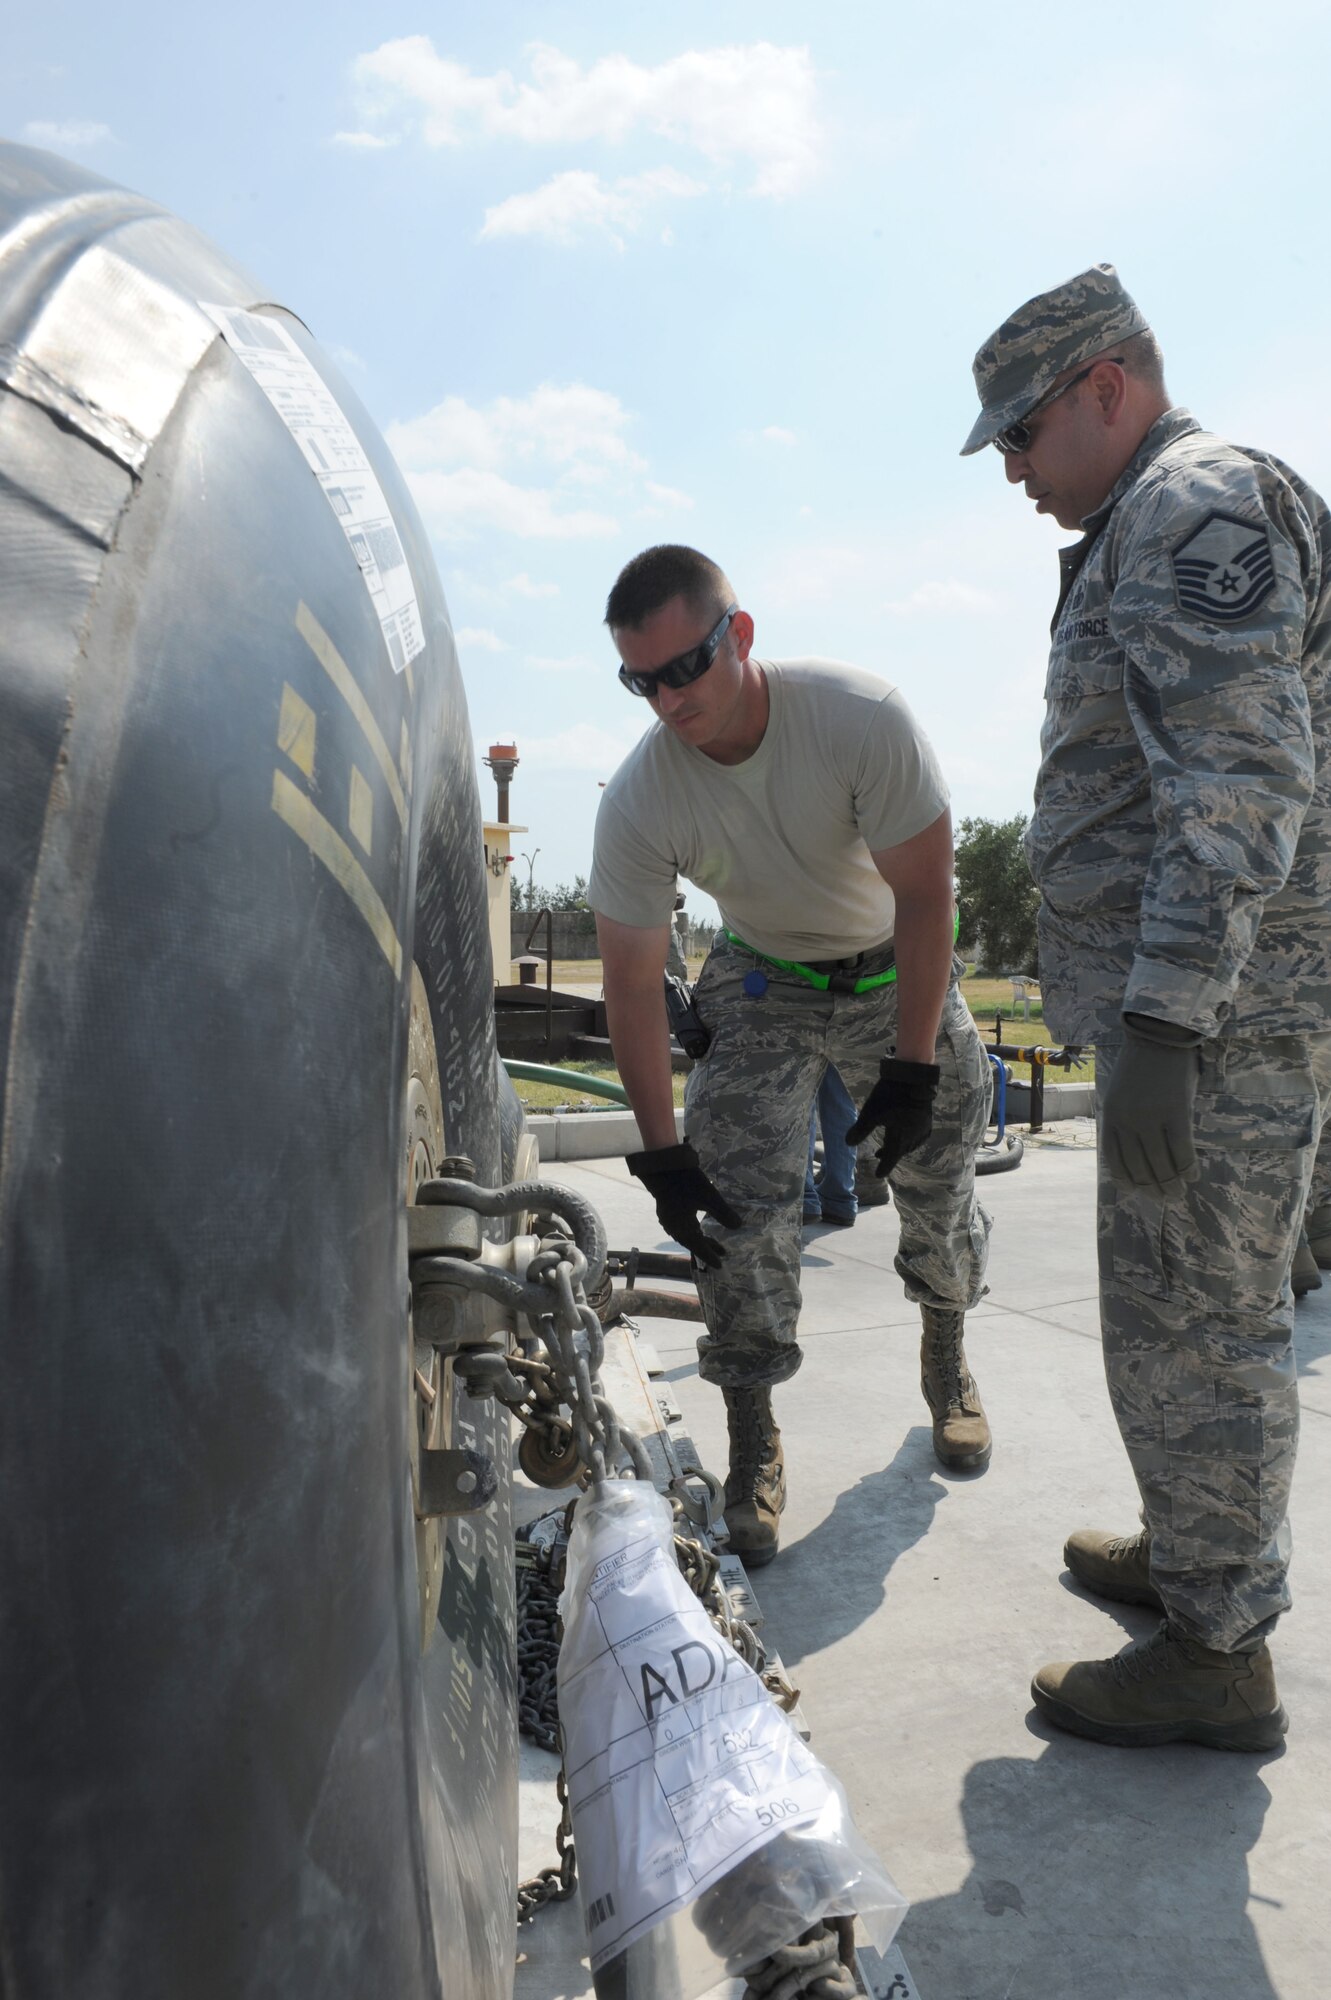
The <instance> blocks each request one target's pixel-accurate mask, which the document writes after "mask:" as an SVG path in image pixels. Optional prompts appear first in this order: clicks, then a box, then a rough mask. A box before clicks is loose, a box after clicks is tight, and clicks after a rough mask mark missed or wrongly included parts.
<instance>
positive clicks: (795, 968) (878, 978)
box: [726, 910, 961, 993]
mask: <svg viewBox="0 0 1331 2000" xmlns="http://www.w3.org/2000/svg"><path fill="white" fill-rule="evenodd" d="M960 930H961V912H960V910H958V911H957V913H956V915H955V916H954V917H953V919H952V942H953V943H954V944H955V943H956V941H957V938H958V936H959V934H960ZM726 937H727V939H728V941H729V942H730V943H731V944H734V945H738V946H739V948H740V950H741V951H747V952H751V953H752V955H753V957H754V958H760V959H762V961H763V963H764V964H765V965H774V966H776V968H777V970H778V971H779V972H793V973H794V974H795V976H796V978H797V979H807V980H808V982H809V984H810V986H815V987H817V989H818V991H819V992H820V993H826V991H827V989H828V987H829V986H830V985H831V983H832V981H833V979H834V978H835V977H836V974H835V973H832V972H815V971H814V969H813V967H812V966H811V965H801V964H800V962H799V960H798V959H797V958H773V956H772V954H771V952H770V951H759V950H758V949H757V948H756V946H754V945H751V944H745V942H744V940H743V938H742V937H736V935H735V933H734V931H727V932H726ZM896 976H897V969H896V967H895V965H893V966H889V967H888V969H887V971H886V972H875V973H874V974H873V976H872V978H870V979H857V980H856V981H855V984H854V985H853V986H852V987H851V988H850V989H849V990H850V991H851V992H852V993H867V992H868V991H869V990H870V988H871V987H874V986H890V985H891V984H892V983H893V981H894V980H895V979H896Z"/></svg>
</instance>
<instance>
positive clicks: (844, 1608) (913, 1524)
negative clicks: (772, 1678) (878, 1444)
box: [762, 1425, 948, 1666]
mask: <svg viewBox="0 0 1331 2000" xmlns="http://www.w3.org/2000/svg"><path fill="white" fill-rule="evenodd" d="M925 1462H927V1464H928V1465H929V1466H933V1465H934V1460H933V1457H932V1447H931V1443H930V1434H929V1431H928V1430H927V1429H926V1428H925V1427H924V1426H923V1425H916V1426H915V1427H914V1428H913V1429H911V1430H909V1431H907V1433H906V1435H905V1437H904V1438H903V1439H902V1441H901V1443H900V1445H899V1446H898V1447H897V1450H896V1453H895V1454H894V1456H893V1457H892V1458H891V1459H890V1460H889V1461H888V1463H887V1464H886V1465H885V1466H883V1467H882V1468H881V1470H879V1471H877V1472H870V1473H866V1474H865V1476H864V1478H863V1479H861V1480H859V1481H858V1482H857V1483H856V1484H855V1485H854V1486H852V1487H849V1488H848V1489H847V1490H846V1491H845V1492H844V1493H840V1494H838V1496H837V1500H836V1505H835V1506H834V1507H833V1509H832V1511H831V1513H830V1514H828V1515H827V1516H826V1518H825V1519H824V1520H822V1521H820V1522H819V1524H818V1526H817V1527H816V1528H815V1529H813V1531H812V1533H810V1534H807V1535H805V1536H804V1537H803V1538H802V1540H800V1541H798V1542H790V1543H784V1542H783V1544H782V1549H781V1560H780V1562H779V1563H778V1564H776V1565H774V1566H773V1568H772V1569H771V1570H768V1571H765V1572H764V1575H763V1589H762V1594H763V1598H764V1601H765V1603H766V1604H767V1607H768V1617H769V1619H770V1620H771V1623H772V1629H773V1630H774V1631H779V1632H780V1635H781V1657H782V1659H783V1660H784V1661H785V1662H786V1664H787V1666H790V1665H793V1664H794V1663H795V1662H797V1661H799V1660H802V1659H804V1658H805V1657H806V1656H807V1655H808V1654H810V1653H821V1652H825V1651H826V1650H827V1648H828V1647H830V1646H834V1645H835V1644H836V1642H837V1640H838V1639H844V1638H845V1636H846V1634H847V1633H848V1632H853V1631H855V1630H856V1628H857V1627H858V1626H860V1625H862V1624H863V1623H864V1621H865V1619H866V1618H872V1616H873V1614H874V1612H875V1611H877V1609H878V1607H879V1606H880V1605H881V1604H882V1602H883V1598H884V1595H885V1587H886V1583H887V1578H888V1576H889V1575H890V1573H891V1570H892V1565H893V1563H894V1562H895V1561H896V1559H897V1557H898V1556H900V1555H902V1554H904V1552H905V1551H906V1550H907V1549H910V1548H914V1546H915V1544H916V1542H919V1541H922V1540H923V1538H924V1536H925V1535H926V1534H927V1533H928V1532H929V1524H930V1522H931V1521H932V1520H933V1517H934V1509H935V1507H937V1505H938V1503H939V1501H940V1500H941V1499H942V1498H943V1497H944V1495H945V1494H946V1492H947V1489H948V1482H947V1481H946V1480H944V1479H942V1478H940V1477H939V1476H938V1473H937V1468H936V1467H935V1469H934V1470H933V1471H930V1472H922V1470H921V1467H922V1464H924V1463H925ZM871 1551H872V1558H871V1556H870V1552H871Z"/></svg>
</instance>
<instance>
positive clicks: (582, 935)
mask: <svg viewBox="0 0 1331 2000" xmlns="http://www.w3.org/2000/svg"><path fill="white" fill-rule="evenodd" d="M535 914H536V913H535V911H534V910H514V911H513V912H511V915H510V921H509V938H510V941H511V944H512V954H513V957H514V958H517V956H518V955H519V953H520V952H522V951H523V950H524V949H525V947H526V943H527V933H528V931H529V930H530V929H531V927H532V923H533V921H534V919H535ZM551 916H552V918H553V921H554V933H555V936H554V944H555V957H556V958H599V957H600V955H601V954H600V950H599V948H598V946H597V943H596V918H595V916H594V915H593V914H592V912H591V911H590V910H553V911H552V912H551ZM713 935H714V932H713V926H712V925H711V924H701V923H693V924H690V925H689V927H688V944H687V947H686V949H687V951H688V953H689V956H690V957H701V956H702V955H703V954H704V953H706V952H707V951H708V950H709V949H710V947H711V943H712V937H713ZM531 948H532V950H533V951H534V952H538V953H543V952H544V951H545V920H544V918H542V920H541V922H540V924H539V925H538V926H537V930H536V935H535V937H534V938H533V939H532V941H531ZM543 976H544V975H543Z"/></svg>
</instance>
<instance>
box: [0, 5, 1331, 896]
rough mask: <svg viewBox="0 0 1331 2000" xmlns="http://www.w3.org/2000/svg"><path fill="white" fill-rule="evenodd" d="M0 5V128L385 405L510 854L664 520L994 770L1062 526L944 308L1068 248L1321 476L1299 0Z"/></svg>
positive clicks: (1022, 779)
mask: <svg viewBox="0 0 1331 2000" xmlns="http://www.w3.org/2000/svg"><path fill="white" fill-rule="evenodd" d="M24 11H25V13H26V18H19V14H18V10H17V9H15V8H12V7H11V8H10V9H9V10H8V12H9V19H8V21H7V24H6V30H5V43H6V60H5V64H4V67H3V72H2V73H0V133H2V134H3V135H4V136H5V137H8V138H13V139H19V140H27V141H29V142H30V143H35V144H43V145H48V146H51V147H52V148H53V149H54V150H56V151H59V152H63V153H66V154H69V155H71V156H73V157H76V158H78V159H81V160H84V161H86V163H87V164H88V165H89V166H90V167H92V168H94V169H95V170H96V171H98V172H99V173H103V174H105V175H107V176H109V177H110V178H112V179H116V180H121V181H124V182H126V183H127V184H129V185H130V186H132V187H135V188H138V189H140V190H142V191H143V192H145V193H147V194H149V195H151V196H153V197H154V198H155V199H158V200H160V201H162V202H163V203H165V204H166V205H168V206H169V207H172V208H174V209H176V210H177V211H178V212H179V213H181V214H182V215H184V216H185V217H187V218H188V219H189V220H190V221H192V222H193V223H195V224H196V225H197V226H198V227H200V228H201V229H203V230H204V231H205V232H207V233H208V234H209V235H211V236H213V237H215V238H216V239H217V240H218V242H220V243H221V244H222V245H223V246H224V247H225V248H226V249H227V250H228V251H230V252H231V253H232V254H233V255H234V256H236V257H238V258H239V259H240V260H241V261H242V262H244V263H245V264H247V265H248V266H249V267H250V268H251V269H252V270H253V271H254V272H255V274H256V275H257V276H258V277H260V278H261V279H262V280H263V283H264V285H265V288H266V289H267V290H268V291H269V295H270V296H271V297H273V298H274V299H277V300H280V301H281V302H282V303H284V304H287V305H289V306H290V307H291V308H292V309H293V311H295V312H297V313H299V315H300V316H301V318H302V319H303V320H305V321H306V323H307V324H308V325H309V326H310V327H311V328H312V329H313V330H314V332H315V333H316V334H317V336H318V337H319V338H320V339H321V340H322V341H323V342H324V344H325V345H326V346H327V347H328V348H329V349H330V350H331V352H332V353H333V354H334V356H335V357H336V358H337V360H338V361H339V363H340V365H341V366H342V368H343V369H344V371H345V372H346V374H347V377H348V379H349V380H350V381H351V382H352V383H353V384H354V386H355V388H356V390H357V391H358V393H359V394H360V396H361V397H362V399H363V400H364V402H365V403H366V405H367V406H368V408H369V410H370V411H371V413H372V414H373V415H374V417H375V418H376V420H377V421H378V422H379V424H380V425H381V426H382V427H383V429H384V430H385V432H386V433H387V435H388V437H389V439H390V442H391V443H392V444H393V446H394V449H395V450H396V451H397V453H398V456H399V458H400V460H401V462H402V464H403V465H404V467H405V468H406V470H407V473H408V476H409V477H410V479H411V481H412V484H413V487H414V490H415V492H416V494H417V498H418V501H419V504H420V506H421V509H422V512H423V514H424V516H425V519H426V521H427V523H428V525H429V527H430V530H431V534H432V537H433V540H434V545H435V550H436V553H437V556H438V560H439V565H440V569H441V571H442V573H443V578H444V583H445V588H446V590H447V594H448V600H449V605H450V608H451V611H452V615H453V620H454V625H455V628H456V630H457V634H458V644H459V653H460V656H461V659H462V665H463V672H464V676H465V679H466V684H467V691H468V699H469V702H470V707H471V716H472V724H473V733H474V735H475V738H476V740H477V743H478V746H479V749H480V750H482V751H483V750H484V747H485V745H486V744H487V743H488V742H490V741H492V740H495V739H496V738H498V737H503V736H509V735H511V736H513V737H515V738H516V740H517V743H518V748H519V754H520V757H521V763H520V766H519V769H518V773H517V777H516V780H515V784H514V790H513V801H512V803H513V813H514V817H515V818H516V819H518V820H519V821H523V822H526V823H528V825H529V826H530V829H531V830H530V832H529V833H528V834H527V835H525V836H523V837H522V838H521V839H519V840H515V842H514V846H515V847H516V848H518V849H519V850H522V851H525V852H527V853H529V854H530V853H531V852H532V851H533V850H535V849H539V856H538V858H537V860H536V863H535V868H536V877H537V880H538V881H539V880H544V881H546V882H553V881H555V880H558V879H569V878H571V877H572V876H573V875H574V874H577V873H585V872H586V870H587V867H588V864H589V859H590V847H591V831H592V822H593V819H594V816H595V811H596V805H597V801H598V799H599V796H600V794H599V790H598V784H599V781H601V780H604V779H605V778H607V777H608V776H609V775H610V772H611V770H612V769H613V768H614V766H615V764H616V763H617V761H618V759H619V758H620V757H621V756H622V755H623V753H624V751H625V750H626V749H627V748H628V747H629V746H630V745H631V744H632V742H633V741H634V740H635V737H636V736H637V734H638V733H639V732H640V730H641V729H642V728H643V726H644V725H645V723H646V721H647V720H648V716H647V711H646V709H645V705H644V704H642V703H639V702H635V701H634V700H633V698H632V697H631V696H628V695H626V694H625V693H624V692H623V691H622V690H621V689H620V688H619V686H618V685H617V683H616V681H615V679H614V665H615V662H614V657H613V654H612V652H611V649H610V645H609V641H608V638H607V636H606V634H605V632H604V630H603V628H602V626H601V622H600V621H601V614H602V609H603V605H604V600H605V594H606V591H607V589H608V588H609V585H610V583H611V582H612V581H613V579H614V576H615V574H616V572H617V570H618V568H619V567H620V565H621V564H622V563H623V562H624V561H625V560H626V559H627V558H628V557H629V556H630V555H632V554H634V553H635V552H636V551H637V550H638V549H640V548H642V547H644V546H646V545H647V544H648V543H649V542H653V541H663V540H681V541H689V542H694V543H696V544H697V545H699V546H701V547H702V548H704V549H706V550H707V551H708V553H709V554H711V555H713V556H715V558H716V559H717V560H718V561H720V562H721V563H722V564H723V565H724V567H725V568H726V569H727V570H728V571H729V573H730V575H731V577H732V579H733V581H734V583H735V586H736V589H737V591H738V594H739V596H740V599H741V601H742V602H743V603H744V604H745V606H746V607H747V608H748V609H749V610H751V611H752V613H753V615H754V617H755V619H756V621H757V627H758V640H757V651H758V652H759V654H760V655H766V656H771V657H778V658H779V657H781V656H782V655H791V654H799V653H808V652H813V653H825V654H830V655H832V656H834V657H838V658H842V659H847V660H851V661H854V662H855V663H857V664H858V665H861V666H865V667H869V668H871V669H873V670H875V671H877V672H880V673H882V674H884V675H885V676H887V677H888V678H889V679H891V680H893V681H895V682H896V683H897V684H898V685H900V686H901V687H902V688H903V690H904V691H905V692H906V694H907V696H908V698H909V699H910V701H911V702H912V704H913V706H914V707H915V709H916V711H917V713H918V714H919V715H920V717H921V719H922V721H923V722H924V724H925V726H926V728H927V729H928V731H929V733H930V735H931V736H932V737H933V739H934V741H935V743H936V745H937V747H938V749H939V752H940V755H941V757H942V761H943V765H944V769H945V771H946V772H947V775H948V778H949V782H950V783H951V786H952V791H953V809H954V814H955V815H956V817H957V818H961V817H964V816H965V815H966V814H970V813H980V814H985V815H989V816H1007V815H1008V814H1012V813H1017V812H1022V811H1024V810H1025V809H1026V808H1027V806H1028V803H1029V799H1030V792H1031V785H1032V781H1033V778H1034V772H1035V764H1036V757H1037V750H1038V731H1039V721H1040V712H1041V700H1040V691H1041V687H1042V684H1043V673H1044V654H1045V647H1046V644H1047V631H1048V619H1049V614H1050V611H1051V609H1052V599H1053V592H1054V586H1055V562H1054V549H1055V547H1056V546H1057V544H1058V542H1059V541H1060V540H1063V539H1066V537H1065V536H1063V534H1062V533H1061V531H1059V530H1057V529H1055V528H1054V527H1053V525H1052V524H1051V523H1048V522H1045V521H1037V520H1036V519H1035V516H1034V514H1033V512H1032V511H1031V509H1030V508H1029V505H1028V503H1026V502H1025V501H1023V500H1022V499H1021V498H1020V497H1019V496H1017V495H1015V494H1013V493H1011V492H1009V491H1008V490H1007V488H1006V487H1005V484H1004V481H1003V478H1002V472H1001V468H1000V465H999V461H998V459H997V456H996V455H995V454H994V453H992V452H990V453H985V454H982V455H981V456H980V457H979V458H977V459H969V460H962V459H960V458H959V457H958V456H957V452H958V448H959V446H960V444H961V441H962V439H963V438H964V436H965V433H966V431H967V429H968V427H969V424H970V421H971V416H972V412H973V408H974V391H973V387H972V384H971V378H970V360H971V356H972V354H973V352H974V350H975V348H976V347H977V346H978V344H979V342H980V341H981V339H982V338H983V337H984V336H985V335H986V334H987V333H988V332H989V331H990V330H991V328H992V327H993V326H994V325H995V324H996V323H997V322H998V321H999V320H1001V319H1002V318H1003V317H1004V316H1005V315H1006V314H1007V312H1008V311H1009V310H1010V309H1011V308H1012V307H1013V306H1015V305H1016V304H1018V303H1019V302H1020V301H1021V300H1022V299H1024V298H1026V297H1028V296H1030V295H1031V294H1032V293H1033V292H1036V291H1039V290H1042V289H1044V288H1045V287H1046V286H1048V285H1050V284H1054V283H1057V282H1058V281H1059V280H1061V279H1063V278H1065V277H1067V276H1069V275H1070V274H1071V273H1072V272H1074V271H1077V270H1080V269H1082V268H1083V267H1084V266H1085V265H1087V264H1089V263H1092V262H1095V261H1097V260H1100V259H1109V260H1110V261H1112V262H1114V263H1116V264H1117V265H1118V267H1119V269H1120V271H1121V272H1122V274H1123V277H1124V280H1125V282H1126V283H1127V285H1128V286H1129V288H1130V289H1131V290H1132V292H1133V293H1134V295H1135V296H1136V298H1137V300H1138V302H1139V303H1140V304H1141V305H1142V307H1143V309H1144V310H1145V312H1146V314H1147V316H1148V317H1149V318H1150V320H1151V322H1152V324H1153V325H1154V327H1155V329H1156V331H1157V333H1158V334H1159V336H1160V338H1161V341H1162V344H1163V346H1164V349H1165V356H1166V362H1167V368H1168V376H1169V382H1170V387H1171V390H1172V392H1173V394H1174V396H1175V399H1176V400H1177V401H1179V402H1183V403H1186V404H1187V405H1188V406H1189V407H1191V408H1192V409H1193V410H1194V411H1196V413H1197V414H1198V415H1199V416H1200V417H1201V418H1202V420H1203V421H1204V422H1206V423H1208V424H1209V425H1211V426H1212V427H1213V428H1215V429H1217V430H1220V431H1224V432H1227V433H1229V434H1230V435H1233V436H1235V437H1238V438H1240V439H1241V440H1243V441H1245V442H1249V443H1255V444H1260V445H1263V446H1265V447H1267V448H1268V449H1271V450H1275V451H1277V452H1279V453H1280V454H1281V455H1283V456H1284V457H1286V458H1288V459H1289V460H1290V461H1291V462H1292V463H1293V464H1295V465H1296V466H1297V467H1298V468H1299V469H1300V470H1301V471H1302V472H1303V473H1304V474H1305V475H1306V476H1307V477H1308V478H1310V479H1312V480H1313V482H1314V483H1315V484H1317V485H1320V486H1321V487H1322V489H1323V490H1324V491H1328V490H1331V377H1329V376H1328V369H1327V365H1326V357H1327V351H1328V338H1327V336H1328V327H1329V326H1331V312H1329V308H1331V280H1329V279H1328V264H1327V221H1326V193H1325V189H1326V170H1327V160H1328V139H1327V112H1326V81H1327V77H1328V75H1329V74H1331V63H1329V60H1328V59H1329V58H1331V10H1328V9H1327V8H1325V6H1324V5H1321V4H1316V5H1314V4H1303V0H1274V4H1272V5H1268V6H1266V7H1265V8H1262V9H1253V8H1252V7H1251V6H1248V5H1243V6H1240V5H1228V4H1218V5H1217V4H1211V5H1205V6H1203V5H1194V4H1191V0H1179V4H1170V0H1159V4H1156V5H1150V6H1147V5H1140V4H1137V0H1125V4H1122V5H1120V6H1119V7H1118V8H1117V9H1115V10H1113V11H1112V12H1107V13H1105V14H1103V15H1100V14H1095V13H1092V12H1091V11H1090V10H1082V9H1073V8H1068V7H1066V6H1053V5H1046V4H1028V5H1022V4H1015V5H1010V6H1008V7H1007V8H1005V9H1002V10H998V9H994V8H992V7H990V6H987V5H976V4H971V3H970V0H961V4H954V5H935V6H933V7H924V8H921V7H918V6H910V7H906V6H897V5H895V4H879V5H876V6H870V5H867V4H860V5H854V6H852V5H842V4H838V0H828V4H826V5H824V6H823V7H820V8H811V7H807V6H803V7H797V6H794V5H790V4H785V3H784V0H764V4H763V5H761V6H760V5H757V4H753V0H713V3H712V4H710V5H708V6H705V7H704V6H701V5H694V4H690V3H689V0H686V3H685V4H677V5H675V6H673V7H670V8H661V7H659V6H657V7H647V6H643V5H637V4H631V0H629V3H628V4H626V0H619V4H617V5H615V6H610V5H606V4H603V0H580V4H579V5H578V6H577V7H572V6H566V5H544V6H541V7H539V8H538V7H535V6H519V5H506V4H503V0H491V4H488V5H485V6H479V5H473V4H467V5H458V6H451V7H443V6H438V5H429V4H419V5H418V4H414V0H413V3H412V4H405V5H394V6H387V7H380V8H378V9H368V8H366V7H364V6H351V5H347V4H341V0H321V4H320V5H318V6H317V7H316V6H315V5H313V4H311V0H287V4H286V5H284V6H275V5H272V4H269V5H266V6H258V5H254V4H250V0H239V4H233V5H230V6H229V7H226V8H219V9H212V10H205V9H202V8H184V7H177V8H165V7H161V6H155V5H150V4H144V0H118V4H117V5H116V6H115V7H114V8H107V7H106V6H105V5H103V4H99V5H98V6H96V7H94V6H92V5H90V4H86V0H79V4H70V3H69V0H46V4H45V5H44V6H43V7H42V8H41V9H36V8H29V9H27V10H24ZM367 24H369V25H367ZM481 779H482V784H483V794H482V795H483V797H484V798H485V799H486V801H487V803H489V802H490V801H492V800H493V788H492V786H491V783H490V780H489V777H488V774H487V773H485V772H484V771H482V772H481ZM519 865H520V867H521V868H522V869H523V871H524V872H525V867H526V864H525V862H524V863H521V864H519ZM691 900H692V903H693V906H694V907H695V908H696V909H698V910H699V913H700V914H706V913H707V912H708V909H709V906H707V905H705V904H704V903H703V902H702V900H701V899H700V898H698V897H697V896H696V895H695V896H694V897H693V898H692V899H691Z"/></svg>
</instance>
